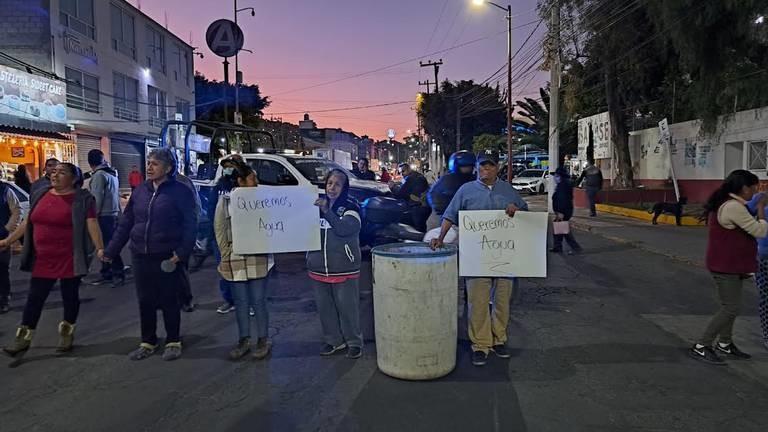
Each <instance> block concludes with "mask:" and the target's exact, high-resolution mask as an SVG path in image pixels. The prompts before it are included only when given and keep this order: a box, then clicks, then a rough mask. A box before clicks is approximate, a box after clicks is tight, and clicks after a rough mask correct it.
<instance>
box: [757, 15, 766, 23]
mask: <svg viewBox="0 0 768 432" xmlns="http://www.w3.org/2000/svg"><path fill="white" fill-rule="evenodd" d="M764 22H765V16H764V15H760V16H759V17H757V19H755V24H762V23H764Z"/></svg>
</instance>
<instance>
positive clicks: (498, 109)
mask: <svg viewBox="0 0 768 432" xmlns="http://www.w3.org/2000/svg"><path fill="white" fill-rule="evenodd" d="M417 112H418V115H419V116H420V117H421V120H422V124H423V125H424V130H425V131H426V133H427V134H429V135H430V136H431V137H432V138H433V139H434V140H435V141H437V143H438V144H440V147H441V148H442V149H443V153H444V156H445V159H446V160H448V159H449V157H450V155H451V153H453V152H455V151H457V150H472V147H473V141H474V137H475V136H477V135H482V134H484V133H489V134H499V133H500V132H501V131H502V130H503V129H504V128H505V127H506V107H505V105H504V100H503V96H502V94H501V92H500V91H499V89H498V88H493V87H490V86H488V85H479V84H476V83H474V82H473V81H471V80H470V81H458V82H450V81H445V82H443V83H442V85H441V88H440V92H439V93H433V94H429V95H424V96H423V98H422V99H421V100H420V103H419V104H418V106H417ZM457 127H460V128H461V129H460V135H461V142H460V143H458V145H457V143H456V136H457V133H456V132H457Z"/></svg>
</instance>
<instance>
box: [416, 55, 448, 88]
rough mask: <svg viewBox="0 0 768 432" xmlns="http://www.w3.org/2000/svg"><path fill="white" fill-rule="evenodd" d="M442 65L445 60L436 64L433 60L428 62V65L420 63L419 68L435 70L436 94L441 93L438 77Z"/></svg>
mask: <svg viewBox="0 0 768 432" xmlns="http://www.w3.org/2000/svg"><path fill="white" fill-rule="evenodd" d="M442 65H443V59H440V60H438V61H436V62H433V61H432V60H430V61H428V62H427V63H424V62H419V66H421V67H432V68H435V93H440V80H439V79H438V76H439V74H440V66H442ZM427 93H429V92H427Z"/></svg>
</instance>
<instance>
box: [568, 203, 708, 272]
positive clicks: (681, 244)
mask: <svg viewBox="0 0 768 432" xmlns="http://www.w3.org/2000/svg"><path fill="white" fill-rule="evenodd" d="M571 225H572V226H573V227H574V228H575V229H577V230H582V231H589V232H590V233H592V234H595V235H598V236H601V237H604V238H607V239H610V240H613V241H616V242H620V243H625V244H630V245H632V246H634V247H636V248H639V249H642V250H645V251H647V252H652V253H655V254H659V255H663V256H666V257H669V258H672V259H675V260H677V261H681V262H685V263H688V264H692V265H696V266H701V267H703V266H704V255H705V252H706V248H707V236H708V232H707V228H706V227H691V226H681V227H678V226H674V225H652V224H651V223H649V222H643V221H639V220H636V219H632V218H628V217H623V216H616V215H612V214H608V213H598V215H597V217H590V216H589V211H587V210H586V209H576V213H575V215H574V216H573V218H572V219H571Z"/></svg>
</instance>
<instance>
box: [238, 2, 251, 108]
mask: <svg viewBox="0 0 768 432" xmlns="http://www.w3.org/2000/svg"><path fill="white" fill-rule="evenodd" d="M233 1H234V3H235V7H234V9H235V24H237V14H239V13H240V12H245V11H251V16H252V17H255V16H256V9H254V8H252V7H245V8H242V9H238V8H237V0H233ZM244 51H248V50H244ZM250 52H251V53H253V51H250ZM240 81H241V79H240V67H239V64H238V58H237V54H235V118H238V115H239V114H240Z"/></svg>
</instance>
